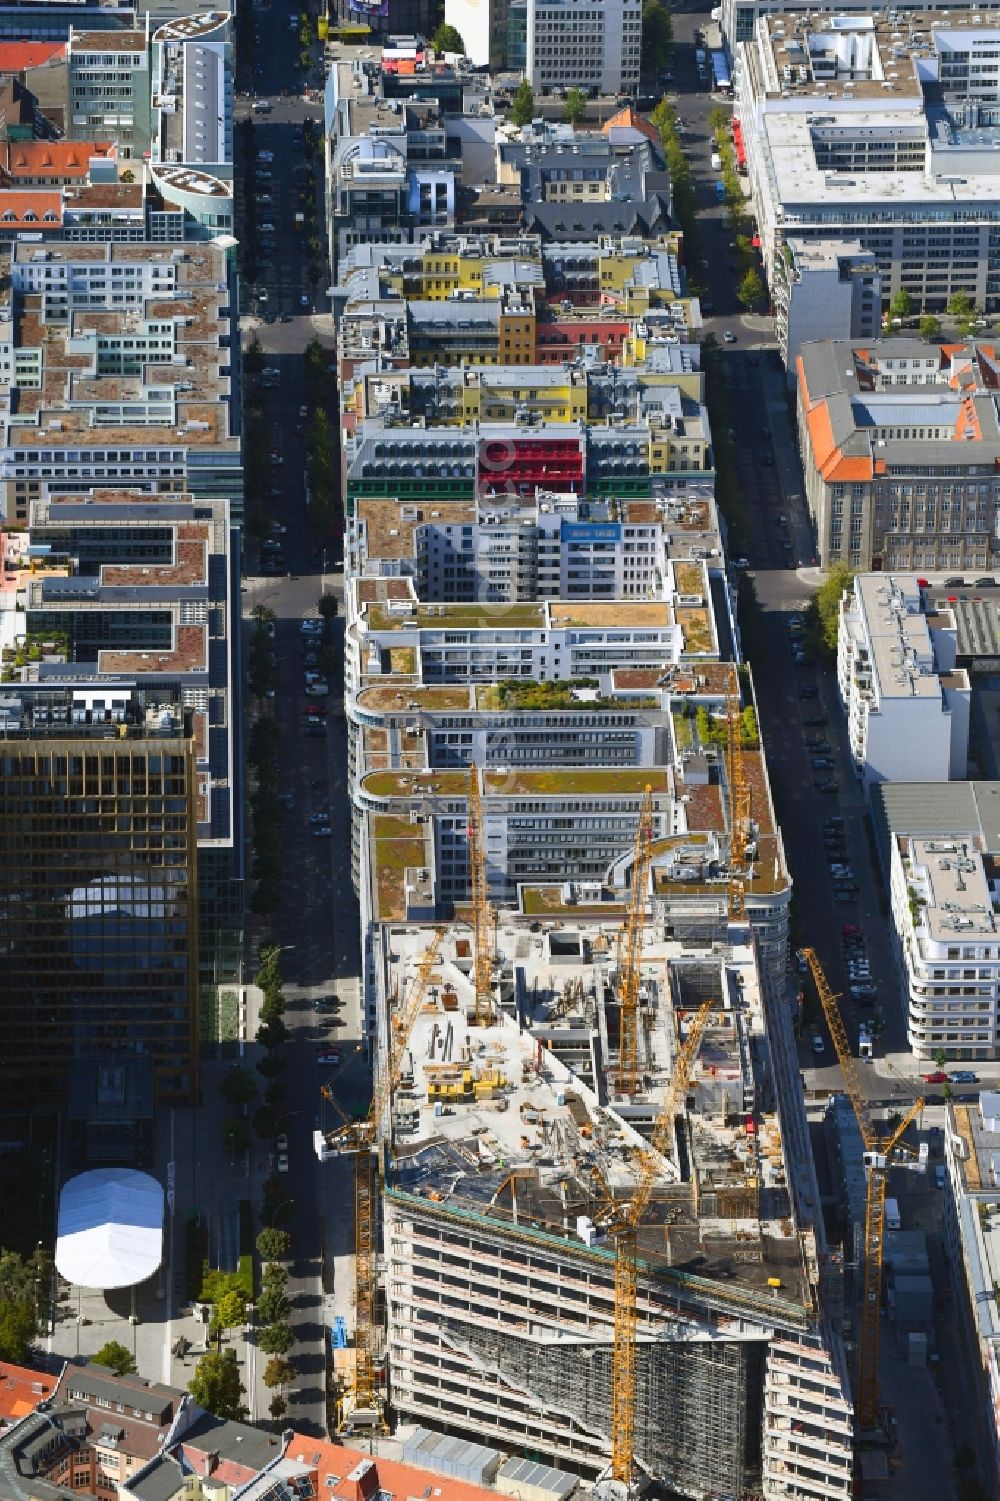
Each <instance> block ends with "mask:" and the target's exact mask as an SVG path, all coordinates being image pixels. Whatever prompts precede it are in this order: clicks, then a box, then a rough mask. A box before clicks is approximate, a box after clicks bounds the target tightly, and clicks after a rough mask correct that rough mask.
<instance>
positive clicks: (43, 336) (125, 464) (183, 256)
mask: <svg viewBox="0 0 1000 1501" xmlns="http://www.w3.org/2000/svg"><path fill="white" fill-rule="evenodd" d="M0 265H2V268H3V275H4V276H5V278H6V279H7V281H8V284H9V285H10V288H11V296H10V302H9V305H8V307H7V309H6V311H5V312H4V316H3V320H2V322H0V361H2V363H3V370H4V376H5V379H6V381H7V382H8V383H9V385H8V388H7V390H8V394H7V396H6V398H5V401H4V403H3V405H2V407H0V515H2V516H4V517H5V518H6V519H7V520H8V521H9V522H11V523H14V524H17V523H20V524H22V525H23V524H25V523H26V522H27V519H28V511H29V506H30V503H31V501H32V500H33V499H35V498H38V497H40V496H42V495H43V494H44V493H45V492H46V491H47V492H48V493H49V494H50V495H56V494H59V493H67V494H77V493H79V491H80V490H81V488H83V489H89V488H92V487H93V488H100V487H104V486H110V487H112V488H115V487H124V488H128V489H139V490H142V491H145V492H147V493H148V494H156V493H166V494H180V493H191V494H194V495H197V496H199V497H201V498H204V499H206V500H216V499H225V500H228V501H229V503H230V505H231V507H232V511H233V516H234V519H236V520H239V519H240V516H241V514H242V493H243V482H242V465H241V458H240V438H239V421H240V414H239V401H238V392H239V385H238V363H236V362H234V359H233V349H234V346H235V342H236V334H235V330H234V319H235V295H234V290H233V285H232V283H233V277H232V267H231V263H230V259H229V255H228V251H227V250H226V248H225V247H223V246H220V245H216V244H213V243H208V242H204V243H194V242H188V243H186V244H182V245H169V244H168V245H162V246H160V245H115V244H98V245H72V246H70V245H64V246H62V247H60V248H47V249H40V248H39V247H38V246H37V245H36V244H33V243H31V242H24V241H21V242H18V243H16V244H14V245H12V246H9V247H0Z"/></svg>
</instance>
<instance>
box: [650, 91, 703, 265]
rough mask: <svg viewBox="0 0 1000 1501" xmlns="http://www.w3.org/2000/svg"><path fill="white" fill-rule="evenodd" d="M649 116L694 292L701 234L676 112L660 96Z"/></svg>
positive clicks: (691, 180) (688, 165)
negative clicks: (670, 192)
mask: <svg viewBox="0 0 1000 1501" xmlns="http://www.w3.org/2000/svg"><path fill="white" fill-rule="evenodd" d="M649 118H650V121H651V123H652V124H653V125H654V126H655V127H656V129H657V130H658V131H659V133H660V143H661V145H662V147H663V156H664V160H665V162H666V166H667V171H668V172H669V173H670V184H671V187H672V189H673V195H674V213H675V215H676V217H677V222H678V224H679V225H680V227H681V232H682V234H683V236H684V264H685V265H686V266H687V268H688V282H689V285H690V288H691V290H692V292H696V291H697V290H698V283H697V278H696V277H695V276H693V275H692V274H691V273H692V268H694V267H695V266H699V265H700V264H701V248H700V247H701V236H700V234H699V230H698V201H697V195H696V193H695V185H694V174H693V173H692V171H691V163H690V162H689V161H688V159H687V157H686V155H685V154H684V148H683V147H682V145H681V139H680V136H679V134H678V132H677V112H676V110H675V109H674V107H673V105H672V104H670V102H669V101H668V100H667V99H661V100H660V102H659V104H658V105H657V106H656V108H655V109H654V110H653V113H652V114H651V115H650V117H649Z"/></svg>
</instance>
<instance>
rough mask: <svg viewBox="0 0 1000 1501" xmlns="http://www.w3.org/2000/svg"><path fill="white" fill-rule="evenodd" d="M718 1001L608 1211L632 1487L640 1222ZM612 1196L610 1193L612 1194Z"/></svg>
mask: <svg viewBox="0 0 1000 1501" xmlns="http://www.w3.org/2000/svg"><path fill="white" fill-rule="evenodd" d="M718 1004H719V1003H718V1001H714V1000H710V1001H705V1002H704V1003H703V1004H702V1005H701V1006H700V1007H699V1008H698V1010H697V1012H696V1013H695V1015H694V1016H693V1018H692V1020H691V1025H690V1027H689V1028H688V1035H687V1037H686V1038H685V1039H684V1041H683V1043H682V1044H681V1046H680V1047H679V1048H678V1050H677V1054H676V1056H675V1058H674V1067H673V1072H672V1073H671V1076H670V1083H669V1084H668V1085H667V1091H666V1094H665V1096H664V1099H663V1103H662V1105H661V1106H660V1111H659V1114H658V1116H657V1118H656V1124H655V1125H654V1127H653V1133H652V1136H651V1138H650V1150H649V1151H646V1152H643V1154H642V1165H641V1167H640V1170H639V1179H638V1182H637V1184H636V1187H635V1191H634V1192H633V1194H632V1197H631V1199H629V1200H628V1202H627V1203H626V1204H625V1205H619V1204H614V1205H610V1206H609V1210H608V1219H609V1223H608V1226H607V1228H608V1231H609V1233H610V1234H611V1235H612V1236H613V1238H614V1242H615V1336H614V1348H613V1351H612V1357H611V1478H612V1479H613V1480H616V1481H619V1482H621V1483H622V1484H623V1485H625V1486H626V1487H630V1486H631V1484H632V1479H633V1476H634V1473H635V1407H636V1379H637V1357H638V1338H637V1334H638V1327H637V1326H638V1311H637V1310H638V1285H639V1279H638V1268H637V1257H638V1244H639V1225H640V1223H641V1221H642V1218H643V1215H644V1214H645V1213H646V1210H647V1209H648V1208H649V1201H650V1199H651V1197H652V1193H653V1186H654V1184H655V1182H656V1178H657V1173H658V1168H659V1159H660V1157H661V1156H662V1155H663V1153H664V1152H665V1151H667V1150H668V1149H669V1148H670V1147H671V1145H672V1143H673V1133H674V1117H675V1115H676V1113H677V1110H678V1108H679V1106H680V1103H681V1101H682V1099H683V1097H684V1094H685V1092H686V1091H687V1087H688V1081H689V1079H690V1077H691V1069H692V1067H693V1066H694V1060H695V1058H696V1057H697V1056H698V1049H699V1048H700V1046H701V1039H702V1036H703V1034H704V1031H705V1028H706V1027H707V1026H708V1022H709V1018H710V1017H711V1015H712V1013H713V1011H715V1010H716V1008H717V1006H718ZM609 1198H610V1195H609Z"/></svg>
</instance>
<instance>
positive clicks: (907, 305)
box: [889, 287, 913, 318]
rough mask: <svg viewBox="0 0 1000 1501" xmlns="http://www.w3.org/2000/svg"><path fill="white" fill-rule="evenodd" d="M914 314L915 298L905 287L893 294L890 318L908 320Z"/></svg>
mask: <svg viewBox="0 0 1000 1501" xmlns="http://www.w3.org/2000/svg"><path fill="white" fill-rule="evenodd" d="M912 312H913V298H912V297H911V296H910V294H909V292H908V291H907V290H906V288H905V287H900V289H899V291H898V292H893V294H892V298H891V300H890V302H889V317H890V318H908V317H909V316H910V314H911V313H912Z"/></svg>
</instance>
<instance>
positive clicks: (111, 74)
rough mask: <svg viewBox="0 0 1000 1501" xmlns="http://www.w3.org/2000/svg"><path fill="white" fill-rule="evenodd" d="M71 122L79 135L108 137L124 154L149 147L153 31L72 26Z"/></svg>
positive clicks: (73, 131)
mask: <svg viewBox="0 0 1000 1501" xmlns="http://www.w3.org/2000/svg"><path fill="white" fill-rule="evenodd" d="M67 59H68V63H69V104H70V121H69V130H68V132H67V134H69V135H72V136H73V137H75V138H76V139H83V140H88V139H89V140H93V139H94V138H95V137H99V138H104V137H110V139H111V140H113V141H115V142H116V143H117V145H118V149H119V152H120V154H121V156H122V157H123V158H127V157H135V158H136V159H137V160H138V161H142V159H143V157H144V155H145V154H146V152H148V151H149V147H150V107H149V106H150V93H149V83H150V78H149V34H148V30H147V31H138V30H136V31H110V30H107V31H90V30H77V29H76V28H75V27H72V26H71V27H70V31H69V44H68V48H67Z"/></svg>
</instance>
